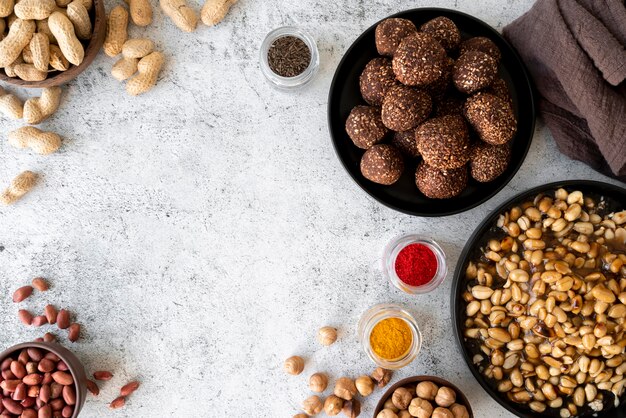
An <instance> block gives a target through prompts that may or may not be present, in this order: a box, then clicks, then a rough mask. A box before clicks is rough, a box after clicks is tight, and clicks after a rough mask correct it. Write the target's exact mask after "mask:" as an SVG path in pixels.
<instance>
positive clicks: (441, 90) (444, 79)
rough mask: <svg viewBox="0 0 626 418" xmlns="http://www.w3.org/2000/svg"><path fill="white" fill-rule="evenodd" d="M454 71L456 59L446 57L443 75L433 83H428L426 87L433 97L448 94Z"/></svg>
mask: <svg viewBox="0 0 626 418" xmlns="http://www.w3.org/2000/svg"><path fill="white" fill-rule="evenodd" d="M453 73H454V60H453V59H452V58H450V57H445V59H444V66H443V71H442V73H441V76H439V78H438V79H437V80H435V81H433V82H432V83H430V84H428V85H427V86H426V87H425V89H426V91H427V92H428V93H429V94H430V95H431V97H432V98H439V97H443V96H445V95H446V93H448V92H449V90H450V86H451V85H452V74H453Z"/></svg>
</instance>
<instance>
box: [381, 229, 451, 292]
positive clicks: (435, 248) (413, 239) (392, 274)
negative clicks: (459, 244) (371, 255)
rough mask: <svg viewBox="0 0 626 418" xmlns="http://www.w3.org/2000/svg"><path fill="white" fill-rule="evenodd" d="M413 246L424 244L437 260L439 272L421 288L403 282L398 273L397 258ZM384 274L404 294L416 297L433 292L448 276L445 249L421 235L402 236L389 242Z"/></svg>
mask: <svg viewBox="0 0 626 418" xmlns="http://www.w3.org/2000/svg"><path fill="white" fill-rule="evenodd" d="M411 244H422V245H424V246H425V247H427V248H428V249H430V250H431V251H432V252H433V254H434V255H435V258H436V260H437V271H436V272H435V275H434V276H433V278H432V279H430V281H429V282H427V283H424V284H423V285H420V286H411V285H409V284H407V283H405V282H403V281H402V280H401V279H400V277H398V274H397V273H396V258H397V257H398V254H400V251H402V250H403V249H404V248H405V247H407V246H409V245H411ZM383 272H384V274H385V276H386V277H387V278H388V279H389V281H390V282H391V283H393V285H394V286H395V287H397V288H398V289H400V290H402V291H403V292H406V293H409V294H412V295H415V294H423V293H428V292H432V291H433V290H435V289H436V288H437V286H439V285H440V284H441V282H443V280H444V279H445V278H446V275H447V274H448V265H447V263H446V254H445V253H444V252H443V249H442V248H441V247H440V246H439V244H437V243H436V242H435V241H433V240H431V239H427V238H422V237H420V236H419V235H415V234H408V235H401V236H398V237H396V238H394V239H393V240H391V242H389V244H387V247H385V251H384V254H383Z"/></svg>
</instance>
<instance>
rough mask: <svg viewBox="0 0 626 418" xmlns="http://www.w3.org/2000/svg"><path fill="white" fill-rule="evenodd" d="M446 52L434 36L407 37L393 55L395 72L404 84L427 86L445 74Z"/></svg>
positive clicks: (423, 34) (420, 34)
mask: <svg viewBox="0 0 626 418" xmlns="http://www.w3.org/2000/svg"><path fill="white" fill-rule="evenodd" d="M445 58H446V51H445V49H443V47H442V46H441V45H440V44H439V42H437V41H436V40H435V39H434V38H433V37H432V36H430V35H428V34H426V33H416V34H413V35H410V36H407V37H406V38H404V39H403V40H402V42H400V46H398V49H397V50H396V53H395V54H394V55H393V61H392V65H393V72H394V73H395V74H396V78H397V79H398V80H400V82H401V83H402V84H406V85H407V86H425V85H427V84H430V83H432V82H434V81H436V80H437V79H438V78H439V77H441V74H442V73H443V69H444V65H445Z"/></svg>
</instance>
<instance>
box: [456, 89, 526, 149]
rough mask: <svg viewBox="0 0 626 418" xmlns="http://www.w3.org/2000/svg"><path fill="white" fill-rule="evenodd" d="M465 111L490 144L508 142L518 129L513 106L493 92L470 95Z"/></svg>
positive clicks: (466, 116) (477, 130) (475, 127)
mask: <svg viewBox="0 0 626 418" xmlns="http://www.w3.org/2000/svg"><path fill="white" fill-rule="evenodd" d="M464 113H465V118H466V119H467V120H468V121H469V123H470V124H471V125H472V126H473V127H474V129H475V130H476V132H477V133H478V136H479V137H480V139H482V140H483V141H485V142H487V143H489V144H492V145H502V144H506V143H507V142H509V141H510V140H511V139H512V138H513V136H514V135H515V132H516V131H517V121H516V120H515V115H514V114H513V110H512V109H511V106H509V104H508V103H507V102H505V101H504V100H502V99H501V98H499V97H498V96H494V95H493V94H490V93H483V92H480V93H477V94H475V95H474V96H472V97H470V98H469V99H467V101H466V102H465V107H464Z"/></svg>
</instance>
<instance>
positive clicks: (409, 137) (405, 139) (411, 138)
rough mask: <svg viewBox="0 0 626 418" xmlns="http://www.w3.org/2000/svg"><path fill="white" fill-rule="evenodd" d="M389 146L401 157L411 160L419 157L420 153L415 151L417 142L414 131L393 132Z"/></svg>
mask: <svg viewBox="0 0 626 418" xmlns="http://www.w3.org/2000/svg"><path fill="white" fill-rule="evenodd" d="M391 145H394V146H395V147H396V148H398V149H399V150H400V152H401V153H402V155H404V156H405V157H407V158H411V159H413V158H418V157H419V156H420V152H419V150H418V149H417V142H416V141H415V129H411V130H410V131H404V132H395V133H394V134H393V138H391Z"/></svg>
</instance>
